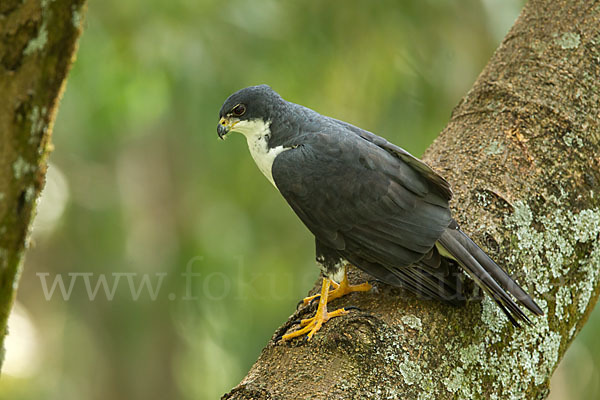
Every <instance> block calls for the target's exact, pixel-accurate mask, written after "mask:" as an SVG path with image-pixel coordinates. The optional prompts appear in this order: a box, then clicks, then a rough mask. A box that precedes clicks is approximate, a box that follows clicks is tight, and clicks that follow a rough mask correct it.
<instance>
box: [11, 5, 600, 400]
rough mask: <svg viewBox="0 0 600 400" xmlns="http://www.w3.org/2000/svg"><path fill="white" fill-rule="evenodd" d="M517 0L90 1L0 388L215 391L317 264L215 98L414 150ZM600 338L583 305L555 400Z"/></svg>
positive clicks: (586, 366) (583, 376)
mask: <svg viewBox="0 0 600 400" xmlns="http://www.w3.org/2000/svg"><path fill="white" fill-rule="evenodd" d="M522 5H523V2H522V1H518V0H461V1H450V0H428V1H423V0H421V1H405V2H392V1H377V2H375V1H366V0H365V1H357V2H353V3H349V2H341V1H329V2H325V1H286V2H278V1H275V0H271V1H242V0H238V1H207V0H204V1H202V0H170V1H166V0H163V1H161V0H144V1H142V0H128V1H118V0H103V1H92V2H90V4H89V10H88V13H87V17H86V23H85V32H84V35H83V37H82V39H81V42H80V49H79V54H78V59H77V62H76V64H75V66H74V68H73V70H72V72H71V75H70V77H69V82H68V87H67V91H66V93H65V95H64V98H63V100H62V104H61V107H60V111H59V114H58V119H57V121H56V126H55V129H54V144H55V151H54V152H53V154H52V156H51V158H50V164H51V165H50V168H49V171H48V182H47V185H46V189H45V192H44V194H43V198H42V199H41V201H40V205H39V213H38V216H37V218H36V221H35V227H34V231H33V238H32V246H31V247H32V248H31V250H30V251H29V253H28V255H27V260H26V263H25V269H24V273H23V276H22V279H21V287H20V290H19V293H18V298H17V306H16V308H15V312H14V313H13V317H12V320H11V335H10V337H9V339H8V342H7V356H6V362H5V366H4V373H5V375H4V376H3V379H2V381H0V398H1V399H10V400H18V399H61V400H64V399H67V400H69V399H78V400H79V399H214V398H218V397H219V396H220V395H222V394H223V393H224V392H226V391H228V390H229V389H231V388H232V387H233V386H234V385H236V384H237V383H238V382H239V381H240V379H241V378H242V377H243V376H244V374H245V372H246V371H247V370H248V369H249V367H250V366H251V365H252V363H253V362H254V361H255V360H256V358H257V357H258V355H259V352H260V350H261V348H262V347H263V346H264V345H265V344H266V342H267V340H268V339H269V338H270V336H271V334H272V333H273V332H274V330H275V328H276V327H278V326H279V325H280V324H281V323H282V322H283V321H285V319H286V318H287V317H288V316H289V314H290V313H291V312H292V311H293V310H294V309H295V306H296V303H297V302H298V300H299V299H301V298H302V297H303V296H304V295H305V294H306V292H307V290H308V289H309V288H310V287H311V285H312V284H313V282H314V281H315V280H316V278H317V276H318V270H317V269H316V268H315V266H314V265H313V241H312V240H311V235H310V234H309V233H308V231H306V230H305V228H304V227H303V226H302V225H301V224H300V222H299V220H298V219H297V218H296V216H295V215H294V214H293V213H292V212H291V210H290V209H289V208H288V206H287V205H286V204H285V202H284V200H283V199H282V198H281V196H279V195H278V194H277V193H276V191H275V190H274V189H273V188H272V187H271V186H270V184H269V183H268V182H267V180H266V179H265V178H264V177H263V176H262V175H261V174H260V172H259V171H258V169H257V168H256V167H255V166H254V163H253V161H252V159H251V158H250V156H249V154H248V150H247V147H246V144H245V141H244V139H243V137H242V136H241V135H240V136H238V135H233V137H231V138H230V139H229V140H227V141H226V142H225V143H223V142H221V141H218V140H217V135H216V131H215V128H216V123H217V115H218V111H219V108H220V106H221V104H222V102H223V101H224V99H225V98H226V97H227V96H228V95H229V94H230V93H231V92H233V91H235V90H237V89H239V88H242V87H245V86H249V85H253V84H260V83H268V84H269V85H271V86H272V87H273V88H274V89H275V90H277V91H278V92H279V93H281V94H282V95H283V96H284V97H285V98H286V99H288V100H291V101H294V102H296V103H300V104H303V105H306V106H309V107H311V108H314V109H316V110H318V111H320V112H321V113H323V114H327V115H330V116H334V117H336V118H340V119H343V120H346V121H349V122H352V123H355V124H357V125H359V126H361V127H363V128H366V129H369V130H371V131H374V132H377V133H379V134H381V135H383V136H385V137H387V138H388V139H390V140H391V141H392V142H395V143H397V144H400V145H402V146H403V147H404V148H406V149H407V150H409V151H411V152H413V153H414V154H415V155H421V154H422V152H423V150H424V149H425V148H426V147H427V145H428V144H429V143H431V141H432V140H433V139H434V138H435V136H436V135H437V134H438V132H440V130H441V129H442V128H443V127H444V125H445V124H446V122H447V120H448V118H449V116H450V112H451V110H452V108H453V107H454V105H456V104H457V102H458V100H459V99H460V97H461V96H462V95H464V94H465V93H466V91H467V90H468V89H469V88H470V87H471V85H472V83H473V81H474V80H475V78H476V77H477V74H478V73H479V72H480V71H481V69H482V68H483V66H484V65H485V63H486V62H487V60H488V59H489V57H490V56H491V54H492V52H493V51H494V49H495V48H496V47H497V45H498V44H499V43H500V41H501V39H502V38H503V37H504V35H505V33H506V32H507V31H508V29H509V27H510V26H511V25H512V23H513V21H514V19H515V18H516V16H517V15H518V13H519V11H520V9H521V7H522ZM186 271H191V272H192V273H194V274H196V275H194V276H191V275H188V278H186V277H184V276H182V274H184V273H186ZM69 273H70V274H71V275H69ZM73 273H77V274H79V275H73ZM115 274H117V275H119V274H120V275H119V276H120V277H119V278H117V275H115ZM56 277H61V278H62V279H63V281H64V284H65V289H66V290H68V289H69V284H70V283H71V279H74V281H73V282H74V283H73V288H72V292H71V293H70V296H67V297H68V299H65V298H64V296H63V295H62V294H61V292H60V288H59V287H58V286H57V287H55V292H54V293H53V294H52V295H50V294H49V293H45V292H44V287H43V285H42V283H43V282H44V281H45V282H46V283H47V285H48V290H50V289H51V287H52V283H53V282H54V279H55V278H56ZM101 277H105V278H106V279H107V283H108V284H109V288H111V287H112V285H113V284H114V283H115V281H117V279H118V281H117V282H118V285H116V286H115V292H114V293H112V294H111V293H109V295H107V294H106V293H105V292H104V290H103V289H102V288H100V289H99V292H98V293H96V296H95V298H94V299H93V300H92V299H90V294H89V293H88V290H87V289H86V285H85V279H86V278H87V279H89V281H90V288H91V289H92V291H93V289H94V288H95V286H96V282H97V280H98V279H99V278H101ZM144 279H147V282H146V283H150V284H151V286H152V288H153V289H155V291H156V293H155V296H154V295H153V293H152V292H151V291H148V287H147V286H146V287H142V289H141V291H140V292H139V297H137V300H136V293H135V292H136V290H134V291H133V292H132V290H131V289H130V287H129V284H130V283H132V284H133V285H134V288H135V289H137V290H139V285H140V284H142V283H143V282H144V281H143V280H144ZM159 283H160V286H158V285H159ZM92 297H93V296H92ZM111 297H112V299H110V298H111ZM599 330H600V314H599V313H598V312H596V313H595V314H594V315H593V316H592V318H591V319H590V321H589V323H588V324H587V325H586V327H585V329H584V330H583V331H582V333H581V335H580V336H579V337H578V338H577V340H576V342H575V343H574V344H573V346H572V348H571V349H570V350H569V352H568V353H567V356H566V357H565V360H564V361H563V363H562V364H561V367H560V368H559V370H558V371H557V373H556V374H555V376H554V378H553V381H552V389H553V393H552V395H551V398H552V399H555V400H556V399H567V398H568V399H594V398H598V397H599V396H600V390H599V389H600V388H599V381H600V379H599V372H598V371H599V369H598V368H599V367H600V343H598V340H597V339H596V337H597V333H598V331H599Z"/></svg>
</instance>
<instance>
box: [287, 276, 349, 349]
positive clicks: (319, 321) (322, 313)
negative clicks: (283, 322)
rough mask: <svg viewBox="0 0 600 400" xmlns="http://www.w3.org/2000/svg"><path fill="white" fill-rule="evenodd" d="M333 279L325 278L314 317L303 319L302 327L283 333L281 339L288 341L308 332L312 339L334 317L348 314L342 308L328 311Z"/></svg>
mask: <svg viewBox="0 0 600 400" xmlns="http://www.w3.org/2000/svg"><path fill="white" fill-rule="evenodd" d="M331 282H332V281H331V279H328V278H323V286H321V295H320V296H321V298H320V299H319V307H318V308H317V313H316V314H315V316H314V317H312V318H309V319H303V320H302V326H303V328H302V329H299V330H297V331H295V332H291V333H288V334H286V335H283V336H282V338H281V340H282V341H286V340H290V339H292V338H295V337H298V336H302V335H304V334H306V336H307V340H310V339H312V337H313V335H314V334H315V333H316V332H317V331H318V330H319V329H321V326H322V325H323V324H324V323H325V322H327V321H328V320H330V319H331V318H333V317H338V316H340V315H344V314H348V311H346V310H344V309H343V308H340V309H339V310H335V311H332V312H327V301H328V297H329V287H330V286H331Z"/></svg>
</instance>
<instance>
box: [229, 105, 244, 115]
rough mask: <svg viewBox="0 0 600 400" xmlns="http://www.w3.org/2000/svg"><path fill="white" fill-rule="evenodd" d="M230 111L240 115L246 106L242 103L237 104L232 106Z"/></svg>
mask: <svg viewBox="0 0 600 400" xmlns="http://www.w3.org/2000/svg"><path fill="white" fill-rule="evenodd" d="M231 112H232V113H233V115H235V116H236V117H241V116H242V115H244V113H245V112H246V106H245V105H243V104H238V105H237V106H235V107H233V110H231Z"/></svg>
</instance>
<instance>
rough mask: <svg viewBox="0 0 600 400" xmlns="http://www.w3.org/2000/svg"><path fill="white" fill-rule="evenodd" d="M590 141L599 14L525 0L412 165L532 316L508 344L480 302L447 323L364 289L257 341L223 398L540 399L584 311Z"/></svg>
mask: <svg viewBox="0 0 600 400" xmlns="http://www.w3.org/2000/svg"><path fill="white" fill-rule="evenodd" d="M599 142H600V2H598V1H589V0H564V1H563V0H560V1H557V0H530V1H529V3H528V4H527V5H526V6H525V8H524V10H523V11H522V13H521V15H520V16H519V18H518V20H517V21H516V23H515V25H514V26H513V28H512V29H511V30H510V32H509V33H508V35H507V36H506V37H505V39H504V40H503V42H502V44H501V45H500V47H499V48H498V49H497V50H496V52H495V54H494V55H493V56H492V59H491V60H490V61H489V63H488V65H487V66H486V67H485V69H484V70H483V72H482V73H481V75H480V76H479V77H478V79H477V81H476V82H475V84H474V86H473V88H472V89H471V90H470V91H469V92H468V93H467V94H466V96H465V97H464V98H463V99H462V100H461V102H460V103H459V105H458V106H457V107H456V108H455V110H454V112H453V115H452V117H451V120H450V122H449V123H448V126H447V127H446V128H445V129H444V131H443V132H442V133H441V135H440V137H439V138H438V139H436V141H435V142H434V143H433V144H432V146H431V147H430V148H429V149H428V150H427V152H426V154H425V157H424V159H425V160H426V161H427V162H428V163H429V164H430V165H432V166H433V167H434V168H435V169H436V170H438V171H439V172H440V173H441V174H442V175H443V176H444V177H446V178H447V179H448V180H449V181H450V183H451V184H452V185H453V188H454V191H455V197H454V199H453V202H452V207H453V211H454V216H455V218H456V219H457V220H458V221H459V224H461V227H462V228H463V230H464V231H466V232H468V233H469V234H471V236H472V237H473V239H474V240H475V241H476V242H478V243H479V244H480V245H482V247H483V248H484V250H486V251H487V252H488V253H489V254H490V255H491V256H492V258H494V259H495V260H497V261H498V263H499V264H500V265H503V266H504V267H505V268H507V270H509V272H510V273H511V274H513V276H515V278H516V279H517V281H518V282H519V283H521V284H522V285H523V286H525V287H526V289H527V290H528V292H529V293H530V294H531V295H532V296H533V297H534V298H535V299H536V301H537V302H538V303H539V304H540V306H541V307H542V309H543V310H544V312H545V315H544V316H543V317H538V318H535V317H532V319H533V325H532V326H527V327H523V328H521V329H515V328H513V327H512V326H511V325H510V323H509V322H508V321H507V319H506V318H505V317H504V315H503V314H502V313H501V312H500V311H499V310H498V308H497V307H496V305H495V304H494V303H493V302H492V301H490V300H489V299H485V300H483V301H482V302H469V303H468V304H467V305H466V306H465V307H462V308H452V307H450V306H446V305H444V304H440V303H437V302H433V301H424V300H419V299H417V298H416V297H414V296H412V295H410V294H407V293H406V292H403V291H401V290H398V289H394V288H391V287H388V286H386V285H383V284H376V286H377V289H378V290H377V291H374V292H372V293H368V294H352V295H350V296H347V297H346V298H342V299H340V300H336V301H335V302H334V304H333V305H332V306H331V307H330V308H331V309H334V308H337V306H348V305H354V306H357V307H359V308H360V309H361V310H362V311H360V312H352V313H351V314H350V315H348V316H344V317H341V318H335V319H333V320H331V321H329V322H328V323H327V324H325V326H324V327H323V329H322V330H321V331H320V332H319V333H317V335H315V337H314V338H313V340H312V341H310V342H305V341H302V340H294V341H292V342H290V343H280V342H279V343H275V342H274V341H273V339H272V340H271V341H270V343H269V344H268V345H267V347H266V348H265V349H264V350H263V351H262V353H261V355H260V357H259V359H258V361H257V362H256V363H255V364H254V366H253V367H252V368H251V370H250V372H249V373H248V375H247V376H246V377H245V378H244V379H243V380H242V382H241V383H240V384H239V385H238V386H237V387H235V388H234V389H233V390H232V391H231V392H229V393H228V394H226V395H224V396H223V399H305V398H314V399H325V398H327V399H349V398H353V399H354V398H356V399H364V398H369V399H371V398H372V399H400V398H402V399H430V398H435V399H455V398H460V399H479V398H486V399H504V398H511V399H513V398H527V399H541V398H545V397H546V396H547V394H548V392H549V389H548V382H549V379H550V376H551V374H552V372H553V371H554V369H555V367H556V365H557V364H558V362H559V361H560V359H561V357H562V355H563V354H564V352H565V351H566V349H567V347H568V346H569V344H570V343H571V342H572V341H573V339H574V338H575V336H576V335H577V333H578V332H579V331H580V329H581V327H582V326H583V324H584V323H585V321H586V319H587V317H588V315H589V313H590V311H591V310H592V308H593V306H594V304H595V302H596V300H597V298H598V293H599V288H600V284H599V279H598V278H599V274H600V240H599V235H600V152H599V150H600V144H599ZM353 275H354V279H353V280H354V281H355V282H358V281H360V280H363V279H365V278H367V277H366V276H364V274H362V273H360V272H358V271H353ZM314 290H315V289H313V291H314ZM313 312H314V308H312V307H310V306H309V307H300V308H299V309H298V310H297V311H296V313H294V315H292V316H291V317H290V318H289V320H288V321H287V322H286V323H285V324H284V325H283V326H282V327H281V328H279V330H278V331H277V332H275V334H274V335H273V338H275V337H277V336H278V335H280V334H282V333H285V332H288V331H289V330H290V329H291V328H292V327H293V324H292V321H294V320H297V319H299V318H303V317H306V316H308V315H310V314H311V313H313Z"/></svg>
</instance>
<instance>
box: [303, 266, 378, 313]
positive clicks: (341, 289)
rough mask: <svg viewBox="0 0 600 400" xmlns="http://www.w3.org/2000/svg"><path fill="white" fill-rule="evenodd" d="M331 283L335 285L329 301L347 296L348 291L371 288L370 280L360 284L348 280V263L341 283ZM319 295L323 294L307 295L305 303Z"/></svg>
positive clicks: (361, 290)
mask: <svg viewBox="0 0 600 400" xmlns="http://www.w3.org/2000/svg"><path fill="white" fill-rule="evenodd" d="M331 285H332V286H334V287H333V290H331V291H330V292H329V301H331V300H333V299H337V298H339V297H342V296H345V295H347V294H348V293H352V292H368V291H369V290H371V285H370V284H369V283H368V282H365V283H361V284H360V285H351V284H350V282H349V281H348V266H347V265H346V266H344V277H343V278H342V281H341V282H340V283H339V285H338V284H337V283H335V282H334V281H331ZM319 296H321V295H320V294H315V295H314V296H310V297H305V298H304V300H303V301H304V305H307V304H309V303H310V302H311V301H313V300H314V299H316V298H317V297H319Z"/></svg>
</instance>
